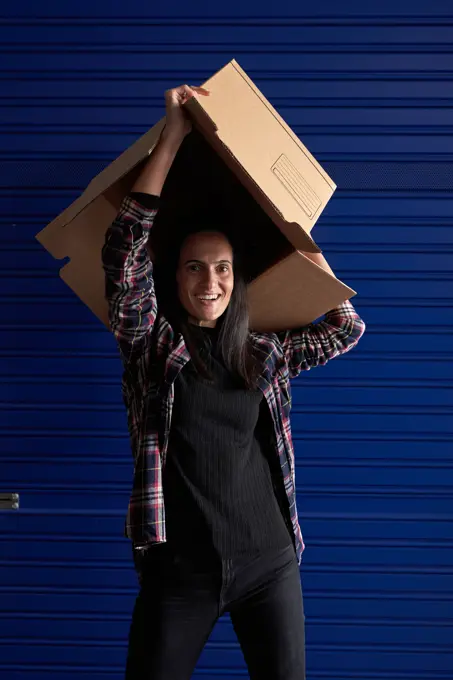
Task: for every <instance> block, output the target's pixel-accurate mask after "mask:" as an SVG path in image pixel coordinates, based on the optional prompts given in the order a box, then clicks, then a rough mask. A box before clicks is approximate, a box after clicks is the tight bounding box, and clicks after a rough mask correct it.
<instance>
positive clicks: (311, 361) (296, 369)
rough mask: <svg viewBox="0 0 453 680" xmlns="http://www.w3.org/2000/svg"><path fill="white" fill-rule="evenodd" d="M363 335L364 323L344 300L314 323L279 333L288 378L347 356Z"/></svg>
mask: <svg viewBox="0 0 453 680" xmlns="http://www.w3.org/2000/svg"><path fill="white" fill-rule="evenodd" d="M364 332H365V323H364V322H363V321H362V319H361V318H360V316H359V315H358V314H357V312H356V311H355V309H354V307H353V306H352V304H351V303H350V302H349V300H347V301H346V302H343V303H342V304H341V305H339V306H338V307H335V309H332V310H331V311H330V312H327V314H326V315H325V317H324V319H323V320H322V321H319V322H318V323H313V324H310V325H308V326H305V327H303V328H299V329H295V330H290V331H285V332H283V333H279V334H278V337H279V340H280V342H281V345H282V347H283V351H284V354H285V358H286V361H287V364H288V368H289V373H290V377H291V378H295V377H297V376H298V375H299V373H301V371H308V370H309V369H310V368H314V367H315V366H323V365H324V364H326V363H327V362H328V361H330V359H334V358H335V357H337V356H339V355H340V354H344V353H345V352H349V350H351V349H352V348H353V347H354V346H355V345H356V344H357V343H358V341H359V340H360V338H361V337H362V335H363V333H364Z"/></svg>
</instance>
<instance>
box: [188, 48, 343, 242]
mask: <svg viewBox="0 0 453 680" xmlns="http://www.w3.org/2000/svg"><path fill="white" fill-rule="evenodd" d="M203 85H204V87H206V88H207V89H209V90H210V92H211V95H210V96H209V97H206V96H203V95H195V96H194V97H193V98H192V99H189V100H188V102H187V103H186V104H185V108H186V110H187V111H188V113H189V115H190V117H191V118H192V120H193V121H194V123H195V124H196V125H197V127H198V128H199V129H200V131H201V132H202V133H203V134H204V136H205V137H206V139H207V140H208V141H209V142H210V144H211V145H212V146H213V147H214V148H215V149H216V151H217V152H218V153H219V155H220V156H221V157H222V158H223V160H224V161H225V162H226V163H227V164H228V165H229V167H230V168H231V169H232V170H233V171H234V172H235V173H236V175H237V176H238V177H239V178H240V179H241V181H242V182H243V183H244V184H245V185H246V186H247V189H248V190H249V191H250V193H252V194H253V195H254V198H255V200H257V202H258V203H259V204H260V205H261V207H262V208H263V209H264V210H265V211H266V212H267V214H269V216H270V217H271V218H272V219H273V221H274V222H275V224H276V225H277V226H278V227H279V228H280V230H281V231H282V232H283V233H284V234H285V236H286V237H287V238H288V239H289V240H290V242H291V243H292V245H293V246H294V247H295V248H297V249H299V250H307V251H312V252H319V248H318V247H317V246H316V244H315V243H314V241H313V240H312V239H311V237H310V232H311V230H312V228H313V226H314V225H315V223H316V221H317V219H318V218H319V216H320V214H321V212H322V210H323V209H324V207H325V206H326V204H327V202H328V201H329V199H330V198H331V196H332V194H333V192H334V191H335V189H336V185H335V183H334V182H333V181H332V180H331V178H330V177H329V176H328V174H327V173H326V172H325V171H324V170H323V169H322V167H321V166H320V165H319V163H318V162H317V161H316V159H315V158H314V157H313V156H312V155H311V154H310V152H309V151H308V149H307V148H306V147H305V146H304V145H303V144H302V142H301V141H300V140H299V139H298V137H297V136H296V135H295V134H294V133H293V132H292V130H291V129H290V128H289V127H288V125H287V124H286V123H285V121H284V120H283V119H282V118H281V116H280V115H279V114H278V113H277V111H276V110H275V109H274V108H273V107H272V106H271V104H270V103H269V102H268V101H267V100H266V98H265V97H264V96H263V94H262V93H261V92H260V91H259V90H258V88H257V87H256V86H255V85H254V84H253V82H252V81H251V80H250V78H248V76H247V74H246V73H245V72H244V71H243V70H242V69H241V67H240V66H239V64H237V62H236V61H234V60H233V61H231V62H230V63H229V64H227V65H226V66H225V67H224V68H222V69H221V70H220V71H218V73H216V74H215V75H214V76H212V78H210V79H209V80H207V81H206V82H205V83H204V84H203ZM232 102H234V104H233V106H232ZM276 122H277V123H278V124H277V125H276V124H275V123H276Z"/></svg>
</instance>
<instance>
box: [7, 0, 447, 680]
mask: <svg viewBox="0 0 453 680" xmlns="http://www.w3.org/2000/svg"><path fill="white" fill-rule="evenodd" d="M214 5H215V3H214ZM370 5H372V6H369V5H365V3H363V2H359V1H358V0H356V1H353V0H349V1H347V2H343V3H341V5H338V3H336V2H333V0H325V1H324V2H323V3H320V4H318V5H316V6H309V5H306V6H304V5H301V4H300V3H293V7H292V8H290V9H289V10H288V9H281V10H280V8H279V7H278V6H276V7H275V9H274V8H269V9H267V8H265V7H263V6H262V4H260V3H251V2H250V3H249V4H248V6H247V4H246V5H245V7H244V6H243V5H240V4H238V5H237V6H235V5H234V3H233V4H231V3H229V4H228V5H227V6H225V7H219V8H216V7H215V6H213V3H205V2H203V3H195V4H194V5H190V4H187V3H183V2H181V1H179V0H178V1H177V2H176V3H174V5H173V6H172V7H171V8H170V6H169V7H168V8H167V10H166V11H167V15H166V14H164V13H162V11H163V10H162V11H161V10H160V9H158V8H156V7H155V6H154V4H153V3H147V4H146V3H145V4H144V3H138V2H136V1H135V0H131V2H129V3H127V6H123V5H119V4H117V3H111V2H107V1H106V0H103V1H102V2H100V3H99V4H97V5H95V4H94V3H89V2H86V1H82V2H80V3H78V4H77V5H76V6H74V8H71V7H69V6H66V5H65V4H64V3H60V2H58V3H57V2H53V1H52V2H50V1H46V2H45V3H41V4H39V5H36V3H32V2H31V1H30V0H27V1H26V2H23V3H21V6H20V7H19V6H17V7H16V4H15V3H10V4H9V6H8V7H7V8H5V9H4V10H3V19H2V20H1V23H0V26H1V28H0V36H1V42H0V44H1V48H0V50H1V55H2V56H1V59H2V62H3V66H2V70H1V73H2V75H1V78H2V103H3V107H2V109H1V112H0V116H1V120H0V125H1V127H0V133H1V147H0V148H1V152H0V153H1V159H2V162H1V164H0V177H1V187H0V196H1V199H2V200H1V214H0V221H1V231H0V239H1V248H0V263H1V266H0V277H1V280H2V289H3V295H2V298H1V303H0V304H1V312H2V313H1V333H0V352H1V370H0V390H1V397H0V402H1V410H0V418H1V421H0V428H1V445H0V447H1V449H0V450H1V454H0V493H1V492H8V491H11V492H18V493H20V509H19V510H18V511H13V510H12V511H1V510H0V612H1V617H0V677H2V678H5V680H49V678H51V679H52V680H63V679H64V680H67V679H68V678H70V679H72V680H76V679H77V680H78V678H82V677H83V678H84V680H85V679H86V678H90V679H91V678H93V679H94V678H96V679H99V680H103V679H105V680H107V678H108V679H109V680H112V679H114V678H118V679H119V678H121V677H122V669H123V665H124V659H125V654H126V639H127V632H128V625H129V618H130V613H131V609H132V606H133V601H134V595H135V592H136V588H137V584H136V579H135V575H134V572H133V569H132V565H131V561H130V550H129V545H128V543H127V541H126V540H125V539H123V538H122V529H123V518H124V513H125V509H126V505H127V501H128V494H129V490H130V484H131V477H132V464H131V458H130V453H129V443H128V436H127V430H126V419H125V414H124V411H123V406H122V402H121V395H120V372H121V367H120V362H119V359H118V356H117V352H116V348H115V345H114V342H113V340H112V338H111V337H110V336H109V334H108V333H107V331H105V330H104V329H103V328H102V327H101V326H100V324H99V323H98V322H97V321H96V320H95V319H94V318H93V317H92V315H91V314H90V312H89V311H88V310H87V309H85V307H84V306H83V305H82V304H81V303H80V302H79V301H78V300H77V299H76V298H75V297H74V296H73V295H72V294H71V292H70V291H69V290H68V289H67V288H66V287H65V285H64V284H63V283H62V282H61V281H60V280H59V278H58V276H57V271H58V268H59V263H57V262H56V261H54V260H53V259H52V258H51V257H50V256H49V255H48V254H46V253H45V252H44V251H43V249H42V248H41V247H40V246H39V244H38V243H37V242H36V241H35V240H34V235H35V234H36V233H37V232H38V231H39V230H40V229H41V228H42V227H44V226H45V225H46V224H47V223H48V222H49V221H50V220H51V219H52V218H53V217H54V216H55V215H56V214H58V213H59V212H60V211H61V210H62V209H63V208H64V207H66V206H67V205H68V204H69V203H70V202H71V201H72V200H73V199H74V198H76V196H77V195H78V194H79V192H80V191H81V190H82V189H83V188H84V187H85V185H86V184H87V182H88V181H89V180H90V179H91V177H92V176H93V175H95V174H96V173H97V172H98V171H99V170H100V169H101V168H102V167H104V166H105V165H106V164H107V163H108V162H109V161H111V160H112V159H113V158H115V157H116V156H117V155H118V154H119V153H120V152H121V151H122V150H123V149H125V148H126V147H127V146H129V145H130V144H131V142H132V141H134V139H136V138H137V137H138V136H139V135H140V134H141V133H143V132H144V131H145V130H146V129H147V128H148V127H149V126H150V125H151V124H152V123H153V122H154V121H156V120H157V119H158V118H159V117H160V116H161V114H162V112H163V107H162V93H163V91H164V89H165V88H167V87H169V86H172V85H176V84H179V83H180V82H184V81H188V82H190V83H198V82H201V81H203V79H205V78H206V77H208V76H209V75H210V74H211V73H212V72H213V71H215V70H216V69H218V68H219V67H221V66H222V65H223V64H224V63H226V62H227V61H228V60H230V59H231V58H232V57H235V58H236V59H237V60H238V61H239V63H240V64H241V65H242V66H243V67H244V68H245V70H246V71H247V72H248V73H249V74H250V75H251V77H252V78H253V79H254V80H255V81H256V83H257V84H258V86H259V87H260V88H261V89H262V90H263V92H264V93H265V95H266V96H268V98H269V99H270V100H271V102H272V103H273V104H274V105H275V106H276V107H277V108H278V110H279V111H280V112H281V113H282V115H283V116H284V118H285V119H286V120H287V121H288V122H289V124H290V125H291V126H292V127H293V128H294V130H295V131H296V133H297V134H299V135H300V137H301V139H302V140H303V141H304V143H305V144H306V145H307V146H308V148H309V149H310V151H311V152H312V153H313V154H314V155H315V156H316V158H317V159H318V160H319V161H320V162H321V164H322V165H323V166H324V167H325V168H326V169H327V171H328V172H329V173H330V174H331V176H332V177H333V178H334V179H335V181H336V182H337V184H338V186H339V190H338V191H337V193H336V194H335V196H334V198H333V199H332V201H331V203H330V204H329V206H328V208H327V210H326V212H325V214H324V215H323V217H322V219H321V220H320V222H319V224H318V226H317V227H316V238H317V240H318V241H319V242H320V244H321V246H322V247H324V248H325V252H326V254H327V256H328V258H329V260H330V261H331V263H332V266H333V267H334V268H335V270H336V271H337V273H338V275H339V276H340V278H342V279H343V280H345V281H346V282H348V283H349V284H351V285H352V286H353V287H356V288H357V289H358V290H359V292H360V296H359V297H358V298H357V299H356V306H357V309H358V311H359V312H360V313H361V314H362V316H363V317H364V319H365V321H366V322H367V325H368V331H367V334H366V336H365V337H364V338H363V340H362V341H361V343H360V345H359V347H358V348H357V349H355V350H353V352H352V353H351V354H349V355H347V356H345V357H342V358H340V359H338V360H336V361H333V362H332V363H331V364H330V365H328V366H327V367H325V368H320V369H317V370H315V371H312V372H311V373H309V374H307V375H304V376H303V377H302V378H301V379H299V380H298V381H297V382H296V383H295V384H294V411H293V429H294V436H295V443H296V449H297V468H298V469H297V480H298V498H299V511H300V514H301V520H302V527H303V530H304V535H305V539H306V542H307V544H308V547H307V551H306V553H305V556H304V561H303V565H302V570H301V571H302V579H303V587H304V593H305V606H306V614H307V653H308V678H309V680H315V679H316V680H334V679H335V680H381V679H382V680H383V679H386V680H387V679H390V680H396V679H397V678H398V680H441V679H442V680H447V679H448V680H451V678H452V677H453V654H452V639H453V636H452V627H453V620H452V593H453V576H452V571H453V550H452V539H453V529H452V526H453V525H452V512H453V500H452V499H453V495H452V470H453V467H452V463H453V455H452V438H453V431H452V420H451V414H452V410H453V409H452V406H453V404H452V396H451V395H452V392H451V386H452V382H453V374H452V368H451V366H452V364H451V358H452V350H451V327H452V322H453V312H452V306H451V297H452V275H453V266H452V249H453V231H452V229H451V215H452V213H453V210H452V207H453V201H452V193H451V192H452V170H451V157H452V153H453V148H452V136H451V106H452V94H451V72H452V69H453V57H452V53H451V36H452V22H453V14H452V12H451V8H450V7H449V6H448V4H447V3H444V2H435V1H433V2H429V3H428V2H424V3H422V2H416V1H412V2H409V0H407V2H396V1H394V2H391V1H390V0H383V1H381V2H379V3H378V5H376V4H375V3H370ZM448 10H450V13H448ZM267 12H269V15H267ZM279 12H281V14H279ZM75 13H77V15H76V16H75ZM170 15H171V16H170ZM195 677H203V678H205V679H207V678H212V679H214V678H216V679H217V680H227V678H228V679H230V678H234V677H246V671H245V667H244V663H243V660H242V656H241V653H240V650H239V647H238V644H237V641H236V639H235V637H234V635H233V631H232V628H231V625H230V623H229V621H228V619H226V618H225V619H222V620H221V621H220V622H219V624H218V625H217V627H216V629H215V631H214V633H213V635H212V637H211V639H210V641H209V643H208V645H207V647H206V650H205V651H204V653H203V655H202V658H201V659H200V662H199V666H198V669H197V671H196V673H195Z"/></svg>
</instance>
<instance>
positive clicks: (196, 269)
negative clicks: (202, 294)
mask: <svg viewBox="0 0 453 680" xmlns="http://www.w3.org/2000/svg"><path fill="white" fill-rule="evenodd" d="M188 269H189V271H190V272H199V271H200V269H201V267H200V265H199V264H195V263H193V264H190V265H189V267H188Z"/></svg>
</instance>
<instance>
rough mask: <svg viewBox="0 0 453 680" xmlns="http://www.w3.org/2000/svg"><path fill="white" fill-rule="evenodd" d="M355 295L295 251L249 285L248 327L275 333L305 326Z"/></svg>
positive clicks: (351, 290)
mask: <svg viewBox="0 0 453 680" xmlns="http://www.w3.org/2000/svg"><path fill="white" fill-rule="evenodd" d="M355 294H356V292H355V291H354V290H353V289H352V288H349V287H348V286H346V285H345V284H344V283H342V282H341V281H339V280H338V279H337V278H335V276H332V274H329V272H326V271H325V270H324V269H323V268H322V267H320V266H319V265H317V264H315V263H314V262H312V261H311V260H310V259H309V258H308V257H305V255H304V254H303V253H299V252H298V251H295V252H294V253H292V255H290V256H289V257H287V258H285V259H284V260H282V261H281V262H279V263H278V264H276V265H275V266H274V267H272V268H271V269H268V270H267V271H266V272H264V274H262V275H261V276H259V277H258V278H257V279H255V280H254V281H253V282H252V283H251V284H250V285H249V288H248V297H249V305H250V327H251V329H252V330H254V331H260V332H277V331H283V330H288V329H292V328H299V327H301V326H306V325H307V324H309V323H311V322H312V321H314V320H315V319H318V318H319V317H320V316H322V315H323V314H324V313H326V312H327V311H329V310H330V309H333V308H334V307H337V306H338V305H339V304H341V303H342V302H345V300H348V299H349V298H351V297H353V296H354V295H355Z"/></svg>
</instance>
